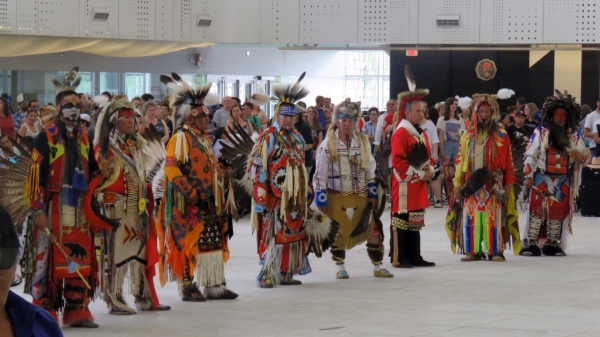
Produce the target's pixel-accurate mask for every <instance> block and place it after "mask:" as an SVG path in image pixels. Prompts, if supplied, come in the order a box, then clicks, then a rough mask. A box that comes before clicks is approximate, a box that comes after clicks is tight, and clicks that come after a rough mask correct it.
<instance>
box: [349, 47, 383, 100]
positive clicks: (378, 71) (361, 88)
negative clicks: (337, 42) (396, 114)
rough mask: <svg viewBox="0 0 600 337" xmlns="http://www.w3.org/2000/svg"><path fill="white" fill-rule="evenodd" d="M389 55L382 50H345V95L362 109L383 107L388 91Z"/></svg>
mask: <svg viewBox="0 0 600 337" xmlns="http://www.w3.org/2000/svg"><path fill="white" fill-rule="evenodd" d="M389 69H390V57H389V55H388V54H387V53H386V52H384V51H373V52H370V51H367V52H364V51H360V52H359V51H357V52H346V78H345V80H344V88H345V91H346V92H345V97H351V98H352V100H353V101H361V103H362V104H361V105H362V108H363V109H365V110H366V109H368V108H370V107H373V106H374V107H378V108H379V109H385V103H386V102H387V100H388V99H389V97H388V96H389V92H390V76H389V73H390V70H389Z"/></svg>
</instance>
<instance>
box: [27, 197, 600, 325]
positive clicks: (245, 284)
mask: <svg viewBox="0 0 600 337" xmlns="http://www.w3.org/2000/svg"><path fill="white" fill-rule="evenodd" d="M445 212H446V211H445V209H434V208H430V209H428V212H427V214H426V222H427V227H426V228H425V229H424V230H423V232H422V248H423V257H424V258H425V259H427V260H430V261H434V262H436V264H437V267H434V268H427V269H423V268H421V269H416V268H415V269H411V270H406V269H394V268H392V267H391V265H390V264H389V260H387V259H386V261H385V263H384V265H385V267H386V268H388V269H389V270H390V271H392V272H393V273H394V274H395V277H394V278H393V279H378V278H374V277H373V271H372V267H371V264H370V262H369V259H368V257H367V253H366V248H365V246H364V245H363V246H360V247H357V248H356V249H354V250H352V251H350V252H348V254H347V260H346V261H347V262H346V265H347V270H348V272H349V274H350V279H348V280H336V279H335V273H336V271H337V269H336V267H335V265H334V263H333V261H332V260H331V258H330V255H329V254H328V255H327V256H326V257H325V258H323V259H316V258H314V257H311V265H312V268H313V272H312V273H311V274H309V275H306V276H301V277H299V279H300V280H302V282H304V284H303V285H302V286H287V287H284V286H279V287H276V288H275V289H260V288H259V287H258V286H257V283H256V282H255V281H254V280H255V277H256V274H257V273H258V271H259V265H258V261H257V257H256V254H255V251H256V246H255V242H256V238H255V236H253V235H252V233H251V228H250V225H249V223H248V220H247V219H245V220H244V221H242V222H241V223H238V224H236V225H235V235H234V237H233V239H232V241H231V245H230V247H231V252H232V254H231V256H232V258H231V260H230V261H229V263H228V264H227V267H226V277H227V285H228V286H229V287H230V288H231V289H232V290H234V291H235V292H237V293H238V294H239V295H240V297H239V299H237V300H234V301H208V302H204V303H189V302H186V303H184V302H182V301H181V300H180V298H179V297H178V293H177V286H176V285H175V284H168V285H167V286H166V287H165V288H162V289H159V290H158V295H159V297H160V299H161V300H162V301H163V302H164V303H165V304H169V305H171V306H172V307H173V309H172V310H171V311H170V312H160V313H139V314H137V315H134V316H111V315H108V313H107V312H108V311H107V309H106V306H105V305H104V303H103V302H101V301H96V302H95V303H93V304H92V305H91V308H92V312H93V314H94V315H95V317H96V320H97V322H98V323H99V324H100V329H96V330H78V329H72V328H67V329H65V330H64V333H65V336H68V337H74V336H90V337H91V336H94V337H95V336H177V337H184V336H206V337H208V336H244V337H251V336H263V337H264V336H278V337H279V336H327V337H329V336H363V337H366V336H444V337H452V336H460V337H466V336H486V337H491V336H528V337H531V336H578V337H583V336H590V337H591V336H600V325H598V319H600V291H599V289H600V268H599V266H600V251H599V250H598V240H599V238H600V218H584V217H582V216H580V215H576V216H575V219H574V225H573V231H574V236H572V237H570V240H569V244H570V248H569V249H568V250H567V254H569V256H567V257H555V258H549V257H537V258H535V257H519V256H517V257H515V256H513V255H512V252H510V251H509V252H507V254H506V257H507V262H505V263H495V262H487V261H485V262H484V261H478V262H471V263H465V262H460V261H459V258H460V256H455V255H452V253H451V251H450V248H449V241H448V238H447V237H446V232H445V229H444V225H443V222H444V218H445ZM388 220H389V218H387V217H386V219H384V223H386V221H388ZM388 223H389V222H388ZM387 240H388V239H387V238H386V242H387ZM16 291H17V292H19V293H21V292H22V290H21V289H17V290H16ZM128 301H129V303H133V298H129V299H128Z"/></svg>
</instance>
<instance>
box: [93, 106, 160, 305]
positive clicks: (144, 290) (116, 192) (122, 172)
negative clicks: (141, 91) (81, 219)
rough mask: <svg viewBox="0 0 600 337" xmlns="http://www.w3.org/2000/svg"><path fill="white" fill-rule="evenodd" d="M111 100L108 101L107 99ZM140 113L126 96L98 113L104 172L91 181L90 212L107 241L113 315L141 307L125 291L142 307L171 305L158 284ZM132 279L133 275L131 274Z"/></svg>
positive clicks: (107, 289)
mask: <svg viewBox="0 0 600 337" xmlns="http://www.w3.org/2000/svg"><path fill="white" fill-rule="evenodd" d="M104 105H105V104H104ZM136 116H137V113H136V112H135V111H134V107H133V105H131V103H129V102H128V101H126V100H117V101H114V102H111V103H109V104H108V105H105V108H104V109H103V111H102V112H101V113H100V116H99V117H98V123H97V124H96V132H95V139H94V145H95V148H94V153H95V155H96V161H97V162H98V163H99V166H100V168H101V175H100V176H98V177H96V178H94V179H93V180H92V182H91V183H90V190H89V191H88V192H87V193H86V196H85V203H84V213H85V215H86V217H87V218H88V220H89V221H90V224H91V225H92V229H93V230H94V232H96V233H98V234H97V235H96V240H97V241H100V242H98V243H97V245H98V246H100V247H101V259H100V261H101V264H102V268H101V270H102V273H101V275H102V279H101V281H100V285H101V290H102V293H103V295H104V301H105V302H106V303H107V304H108V307H109V309H110V314H112V315H131V314H135V313H136V312H135V310H134V309H132V308H130V307H129V306H128V305H127V303H126V302H125V296H126V295H128V293H131V294H133V295H134V296H135V302H136V304H137V307H138V310H142V311H147V310H168V309H170V307H168V306H164V305H159V303H158V298H157V297H156V291H155V289H154V283H153V277H154V274H155V269H154V267H155V266H154V265H155V264H156V262H158V252H157V249H156V231H155V228H154V221H153V220H154V217H153V216H152V215H153V203H152V202H150V203H148V199H149V200H152V199H153V198H152V191H151V190H150V189H148V188H147V187H146V180H145V175H146V174H145V166H144V160H145V158H144V156H143V155H142V147H143V146H144V145H145V140H144V139H143V138H142V137H141V135H139V134H138V133H137V122H136ZM126 279H128V280H126Z"/></svg>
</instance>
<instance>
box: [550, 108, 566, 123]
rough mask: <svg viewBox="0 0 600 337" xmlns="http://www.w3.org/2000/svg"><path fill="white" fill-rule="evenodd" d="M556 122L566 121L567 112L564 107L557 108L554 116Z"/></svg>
mask: <svg viewBox="0 0 600 337" xmlns="http://www.w3.org/2000/svg"><path fill="white" fill-rule="evenodd" d="M553 119H554V121H555V122H557V123H558V122H563V123H564V122H566V121H567V112H566V111H565V110H564V109H556V112H554V117H553Z"/></svg>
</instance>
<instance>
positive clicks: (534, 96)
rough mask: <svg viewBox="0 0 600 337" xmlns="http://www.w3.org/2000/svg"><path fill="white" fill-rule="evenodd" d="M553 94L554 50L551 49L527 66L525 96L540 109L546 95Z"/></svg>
mask: <svg viewBox="0 0 600 337" xmlns="http://www.w3.org/2000/svg"><path fill="white" fill-rule="evenodd" d="M561 90H564V89H561ZM553 94H554V52H553V51H551V52H549V53H548V54H546V55H545V56H544V57H542V58H541V59H540V60H539V61H537V62H536V63H535V64H534V65H533V66H532V67H531V68H529V90H528V94H527V95H525V98H527V102H533V103H535V104H536V105H537V107H538V108H540V109H541V108H542V104H544V100H545V99H546V97H547V96H550V95H553Z"/></svg>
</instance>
